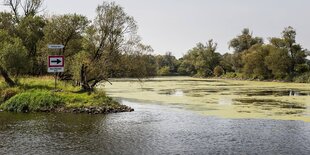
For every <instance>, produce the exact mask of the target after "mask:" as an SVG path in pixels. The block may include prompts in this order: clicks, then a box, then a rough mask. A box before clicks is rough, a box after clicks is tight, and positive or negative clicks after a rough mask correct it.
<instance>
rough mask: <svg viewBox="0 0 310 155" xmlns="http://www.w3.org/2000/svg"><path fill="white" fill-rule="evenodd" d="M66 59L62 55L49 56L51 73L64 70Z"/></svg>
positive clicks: (49, 70)
mask: <svg viewBox="0 0 310 155" xmlns="http://www.w3.org/2000/svg"><path fill="white" fill-rule="evenodd" d="M64 67H65V59H64V56H62V55H53V56H48V70H47V72H49V73H55V72H64Z"/></svg>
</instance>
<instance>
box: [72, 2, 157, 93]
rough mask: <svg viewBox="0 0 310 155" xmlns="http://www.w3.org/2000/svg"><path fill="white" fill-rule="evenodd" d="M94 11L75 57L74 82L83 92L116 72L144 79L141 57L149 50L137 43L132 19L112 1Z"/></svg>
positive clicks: (73, 67) (73, 66) (144, 71)
mask: <svg viewBox="0 0 310 155" xmlns="http://www.w3.org/2000/svg"><path fill="white" fill-rule="evenodd" d="M96 12H97V16H96V18H95V20H94V21H93V23H92V24H91V25H90V26H89V27H88V28H87V30H86V33H85V35H84V47H85V50H84V51H83V52H80V53H79V54H77V55H75V61H74V62H75V64H74V65H72V71H73V75H74V76H73V77H74V79H75V80H78V81H80V83H81V85H82V89H83V90H87V91H90V90H93V88H94V87H95V86H96V84H97V83H99V82H101V81H103V80H106V81H108V78H109V77H111V76H113V74H118V72H120V73H122V74H124V75H126V74H125V73H126V72H127V73H130V75H131V76H132V77H139V78H142V77H145V76H147V74H146V73H147V72H146V69H145V66H146V65H144V64H145V63H146V61H145V59H142V58H143V57H144V54H145V52H148V51H151V48H150V47H149V46H144V45H142V44H141V42H140V38H139V36H138V35H137V25H136V22H135V20H134V18H133V17H131V16H129V15H127V14H126V13H125V12H124V10H123V8H122V7H121V6H119V5H117V4H115V3H114V2H112V3H107V2H103V4H102V5H99V6H98V7H97V9H96ZM144 58H145V57H144Z"/></svg>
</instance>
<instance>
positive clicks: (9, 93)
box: [0, 87, 20, 104]
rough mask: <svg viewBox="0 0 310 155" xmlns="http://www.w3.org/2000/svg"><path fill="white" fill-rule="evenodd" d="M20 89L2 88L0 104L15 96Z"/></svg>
mask: <svg viewBox="0 0 310 155" xmlns="http://www.w3.org/2000/svg"><path fill="white" fill-rule="evenodd" d="M19 91H20V90H19V89H18V88H16V87H15V88H6V89H3V90H0V104H1V103H3V102H5V101H7V100H8V99H10V98H11V97H13V96H15V95H16V94H17V93H18V92H19Z"/></svg>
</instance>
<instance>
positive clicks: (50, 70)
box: [47, 67, 65, 73]
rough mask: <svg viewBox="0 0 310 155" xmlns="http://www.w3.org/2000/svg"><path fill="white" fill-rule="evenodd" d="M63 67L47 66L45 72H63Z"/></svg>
mask: <svg viewBox="0 0 310 155" xmlns="http://www.w3.org/2000/svg"><path fill="white" fill-rule="evenodd" d="M64 71H65V69H64V68H63V67H48V70H47V72H48V73H58V72H64Z"/></svg>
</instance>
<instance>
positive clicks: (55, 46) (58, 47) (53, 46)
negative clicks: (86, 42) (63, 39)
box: [48, 44, 65, 49]
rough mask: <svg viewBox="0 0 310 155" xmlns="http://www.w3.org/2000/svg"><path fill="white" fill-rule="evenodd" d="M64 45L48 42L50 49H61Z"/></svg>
mask: <svg viewBox="0 0 310 155" xmlns="http://www.w3.org/2000/svg"><path fill="white" fill-rule="evenodd" d="M64 47H65V46H64V45H57V44H49V45H48V48H50V49H63V48H64Z"/></svg>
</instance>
